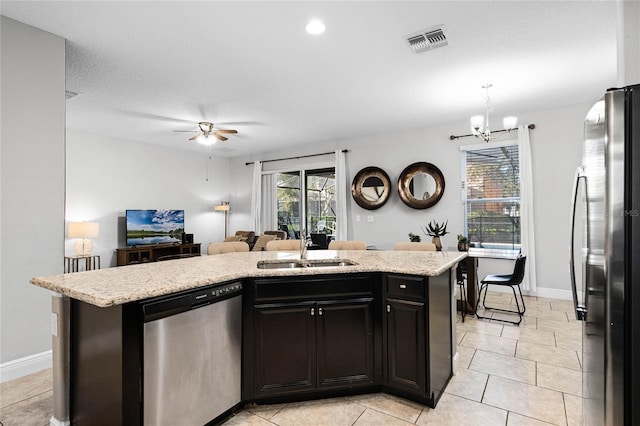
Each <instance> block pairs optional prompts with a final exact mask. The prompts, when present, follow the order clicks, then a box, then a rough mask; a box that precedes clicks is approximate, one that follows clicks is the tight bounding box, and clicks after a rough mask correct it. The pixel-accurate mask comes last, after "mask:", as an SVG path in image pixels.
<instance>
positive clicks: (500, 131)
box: [449, 124, 536, 141]
mask: <svg viewBox="0 0 640 426" xmlns="http://www.w3.org/2000/svg"><path fill="white" fill-rule="evenodd" d="M527 128H528V129H530V130H533V129H535V128H536V125H535V124H529V125H528V126H527ZM511 130H515V129H502V130H493V131H492V132H491V133H506V132H510V131H511ZM469 136H476V135H474V134H473V133H471V134H469V135H460V136H455V135H451V136H449V139H451V140H452V141H454V140H456V139H460V138H467V137H469Z"/></svg>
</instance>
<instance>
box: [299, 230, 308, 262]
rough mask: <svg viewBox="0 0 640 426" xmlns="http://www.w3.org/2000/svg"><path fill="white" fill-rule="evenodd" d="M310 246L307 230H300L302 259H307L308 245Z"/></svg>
mask: <svg viewBox="0 0 640 426" xmlns="http://www.w3.org/2000/svg"><path fill="white" fill-rule="evenodd" d="M308 244H309V240H308V239H307V230H306V229H302V230H300V259H306V258H307V245H308Z"/></svg>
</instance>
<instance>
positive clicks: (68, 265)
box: [64, 254, 100, 274]
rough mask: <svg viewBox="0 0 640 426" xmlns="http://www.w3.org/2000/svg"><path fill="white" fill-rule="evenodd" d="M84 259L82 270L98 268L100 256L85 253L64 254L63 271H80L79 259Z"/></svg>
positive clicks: (67, 272) (66, 272) (68, 272)
mask: <svg viewBox="0 0 640 426" xmlns="http://www.w3.org/2000/svg"><path fill="white" fill-rule="evenodd" d="M82 259H84V270H85V271H91V270H93V269H100V256H97V255H92V254H86V255H77V256H65V257H64V273H65V274H70V273H72V272H79V271H80V261H81V260H82Z"/></svg>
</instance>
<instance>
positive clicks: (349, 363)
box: [317, 298, 374, 388]
mask: <svg viewBox="0 0 640 426" xmlns="http://www.w3.org/2000/svg"><path fill="white" fill-rule="evenodd" d="M372 313H373V299H372V298H366V299H359V300H345V301H342V302H326V303H324V302H320V303H318V305H317V314H318V315H317V331H318V387H319V388H331V387H339V386H340V387H344V386H348V387H350V386H356V385H365V384H372V383H373V382H374V365H373V322H372Z"/></svg>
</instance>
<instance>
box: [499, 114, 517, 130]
mask: <svg viewBox="0 0 640 426" xmlns="http://www.w3.org/2000/svg"><path fill="white" fill-rule="evenodd" d="M502 124H504V128H505V130H512V129H515V128H516V126H517V125H518V117H516V116H513V115H510V116H508V117H505V118H503V119H502Z"/></svg>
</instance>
